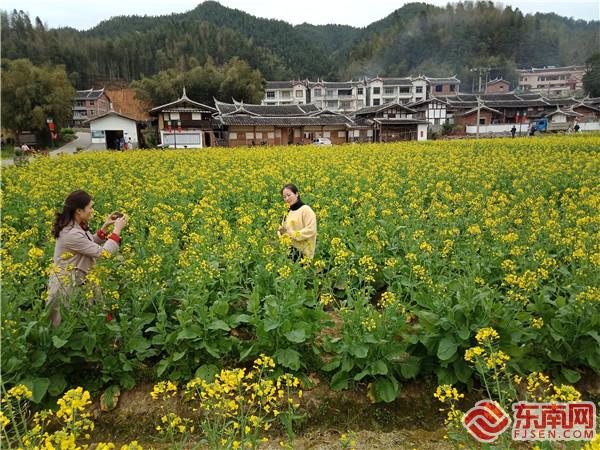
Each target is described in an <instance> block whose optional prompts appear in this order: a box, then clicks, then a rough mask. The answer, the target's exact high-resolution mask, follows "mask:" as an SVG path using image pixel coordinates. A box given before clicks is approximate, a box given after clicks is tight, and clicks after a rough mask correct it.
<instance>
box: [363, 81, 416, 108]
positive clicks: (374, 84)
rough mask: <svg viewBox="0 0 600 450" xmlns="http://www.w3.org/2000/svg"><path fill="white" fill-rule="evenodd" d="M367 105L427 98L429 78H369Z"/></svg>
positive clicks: (407, 101)
mask: <svg viewBox="0 0 600 450" xmlns="http://www.w3.org/2000/svg"><path fill="white" fill-rule="evenodd" d="M366 84H367V99H368V100H367V105H366V106H378V105H383V104H385V103H400V104H407V103H413V102H418V101H421V100H425V99H426V98H427V86H428V83H427V80H426V79H425V78H424V77H416V78H413V77H405V78H381V77H375V78H371V79H369V80H367V82H366Z"/></svg>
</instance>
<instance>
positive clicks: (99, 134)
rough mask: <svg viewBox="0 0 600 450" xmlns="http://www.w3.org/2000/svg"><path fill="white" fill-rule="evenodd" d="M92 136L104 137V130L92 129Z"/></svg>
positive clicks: (96, 137) (95, 137)
mask: <svg viewBox="0 0 600 450" xmlns="http://www.w3.org/2000/svg"><path fill="white" fill-rule="evenodd" d="M92 138H94V139H102V138H104V130H96V131H92Z"/></svg>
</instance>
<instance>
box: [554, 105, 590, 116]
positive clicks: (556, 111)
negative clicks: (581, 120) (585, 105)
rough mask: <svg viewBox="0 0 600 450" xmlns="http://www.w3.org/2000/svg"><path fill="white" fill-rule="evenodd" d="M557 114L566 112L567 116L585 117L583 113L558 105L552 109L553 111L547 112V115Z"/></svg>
mask: <svg viewBox="0 0 600 450" xmlns="http://www.w3.org/2000/svg"><path fill="white" fill-rule="evenodd" d="M555 114H564V115H565V116H568V117H583V114H579V113H578V112H575V111H573V110H566V109H560V108H559V107H558V106H557V107H556V110H555V111H552V112H551V113H548V114H546V117H551V116H553V115H555Z"/></svg>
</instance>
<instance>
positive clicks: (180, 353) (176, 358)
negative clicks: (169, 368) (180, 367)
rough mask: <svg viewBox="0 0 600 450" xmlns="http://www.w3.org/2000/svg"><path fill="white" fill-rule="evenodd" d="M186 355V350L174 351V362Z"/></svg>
mask: <svg viewBox="0 0 600 450" xmlns="http://www.w3.org/2000/svg"><path fill="white" fill-rule="evenodd" d="M184 356H185V351H183V352H175V353H173V362H175V361H179V360H180V359H181V358H183V357H184Z"/></svg>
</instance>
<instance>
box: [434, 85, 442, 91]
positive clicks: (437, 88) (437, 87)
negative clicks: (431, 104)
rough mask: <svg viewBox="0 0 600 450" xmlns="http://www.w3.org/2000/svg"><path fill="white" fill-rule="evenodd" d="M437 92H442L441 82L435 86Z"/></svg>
mask: <svg viewBox="0 0 600 450" xmlns="http://www.w3.org/2000/svg"><path fill="white" fill-rule="evenodd" d="M435 92H442V85H441V84H438V85H437V86H436V87H435Z"/></svg>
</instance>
